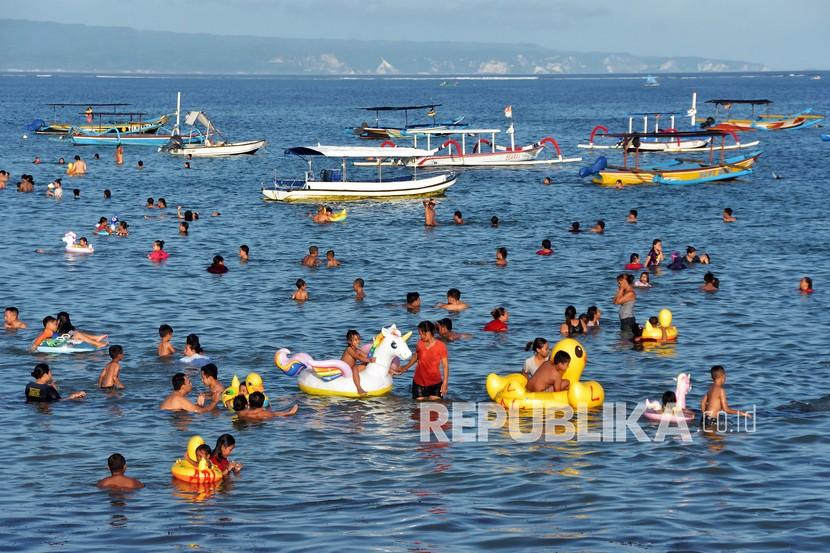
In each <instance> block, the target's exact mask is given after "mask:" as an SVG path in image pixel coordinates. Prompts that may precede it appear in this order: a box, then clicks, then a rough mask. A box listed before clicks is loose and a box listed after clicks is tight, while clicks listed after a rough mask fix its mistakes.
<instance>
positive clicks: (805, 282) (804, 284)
mask: <svg viewBox="0 0 830 553" xmlns="http://www.w3.org/2000/svg"><path fill="white" fill-rule="evenodd" d="M798 290H799V291H800V292H801V293H802V294H812V293H813V279H812V278H810V277H801V280H799V281H798ZM24 328H25V325H24Z"/></svg>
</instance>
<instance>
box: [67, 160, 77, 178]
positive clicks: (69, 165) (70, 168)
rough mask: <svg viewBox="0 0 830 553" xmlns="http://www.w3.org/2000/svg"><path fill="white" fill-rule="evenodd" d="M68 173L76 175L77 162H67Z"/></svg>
mask: <svg viewBox="0 0 830 553" xmlns="http://www.w3.org/2000/svg"><path fill="white" fill-rule="evenodd" d="M66 174H67V175H74V174H75V164H74V163H67V164H66Z"/></svg>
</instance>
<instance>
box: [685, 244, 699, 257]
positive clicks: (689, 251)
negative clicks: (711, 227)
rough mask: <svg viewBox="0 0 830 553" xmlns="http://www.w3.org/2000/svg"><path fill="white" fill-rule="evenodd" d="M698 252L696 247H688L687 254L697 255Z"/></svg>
mask: <svg viewBox="0 0 830 553" xmlns="http://www.w3.org/2000/svg"><path fill="white" fill-rule="evenodd" d="M696 251H697V250H696V249H695V247H694V246H686V254H687V255H688V254H690V253H695V252H696Z"/></svg>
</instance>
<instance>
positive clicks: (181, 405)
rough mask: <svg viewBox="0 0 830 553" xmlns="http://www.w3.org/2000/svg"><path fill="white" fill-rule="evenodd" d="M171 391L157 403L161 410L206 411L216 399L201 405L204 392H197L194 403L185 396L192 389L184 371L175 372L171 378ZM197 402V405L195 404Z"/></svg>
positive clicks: (214, 404)
mask: <svg viewBox="0 0 830 553" xmlns="http://www.w3.org/2000/svg"><path fill="white" fill-rule="evenodd" d="M171 382H172V384H173V391H172V392H170V394H169V395H168V396H167V397H166V398H164V401H162V402H161V405H159V409H161V410H162V411H187V412H189V413H200V414H201V413H207V412H208V411H212V410H213V408H214V407H216V404H217V403H218V401H217V400H216V399H215V398H214V399H213V400H212V401H211V402H210V403H209V404H208V405H207V406H202V404H203V403H204V401H205V397H204V394H199V397H198V399H197V400H196V403H193V402H192V401H190V400H189V399H188V398H187V394H189V393H190V392H191V391H193V383H191V382H190V379H189V378H188V377H187V375H186V374H184V373H176V374H174V375H173V378H172V379H171ZM197 404H198V405H197Z"/></svg>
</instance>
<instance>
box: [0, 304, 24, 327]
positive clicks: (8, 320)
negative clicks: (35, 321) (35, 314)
mask: <svg viewBox="0 0 830 553" xmlns="http://www.w3.org/2000/svg"><path fill="white" fill-rule="evenodd" d="M19 315H20V311H19V310H18V309H17V308H16V307H7V308H6V310H5V311H4V312H3V328H5V329H6V330H21V329H24V328H26V323H24V322H23V321H21V320H20V319H18V318H17V317H18V316H19Z"/></svg>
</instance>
